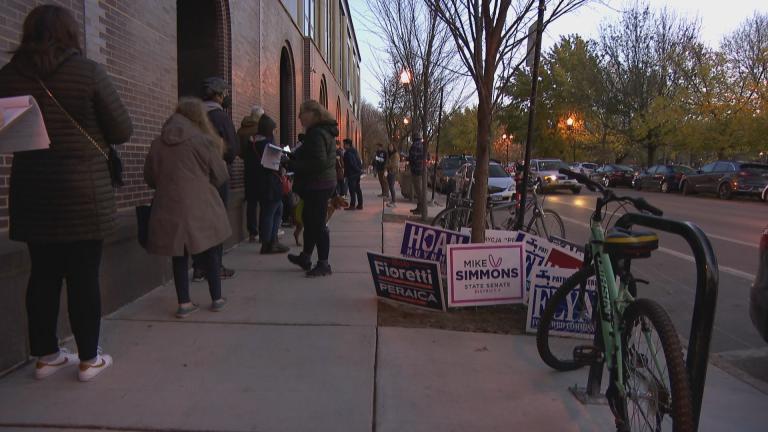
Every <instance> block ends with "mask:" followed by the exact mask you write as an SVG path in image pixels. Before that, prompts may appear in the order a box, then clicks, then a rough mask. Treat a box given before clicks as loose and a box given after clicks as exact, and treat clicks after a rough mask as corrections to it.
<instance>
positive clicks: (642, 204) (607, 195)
mask: <svg viewBox="0 0 768 432" xmlns="http://www.w3.org/2000/svg"><path fill="white" fill-rule="evenodd" d="M559 172H560V174H565V175H567V176H568V177H570V178H572V179H574V180H576V181H578V182H579V183H581V184H583V185H584V186H586V187H587V188H588V189H589V190H591V191H593V192H596V191H600V192H602V193H603V196H604V203H603V204H607V203H608V202H610V201H628V202H631V203H632V204H633V205H634V206H635V208H637V209H638V210H640V211H647V212H648V213H651V214H652V215H654V216H663V215H664V212H663V211H661V210H660V209H659V208H657V207H654V206H652V205H651V204H649V203H648V201H646V200H645V198H633V197H618V196H616V195H615V194H614V193H613V191H611V190H610V189H608V188H606V187H605V186H603V185H601V184H600V183H597V182H594V181H592V180H590V179H589V177H587V176H585V175H584V174H581V173H577V172H573V171H571V170H569V169H567V168H560V170H559Z"/></svg>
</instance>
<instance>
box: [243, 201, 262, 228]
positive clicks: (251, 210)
mask: <svg viewBox="0 0 768 432" xmlns="http://www.w3.org/2000/svg"><path fill="white" fill-rule="evenodd" d="M245 224H246V226H247V228H248V234H250V235H252V236H254V237H255V236H257V235H259V201H258V200H256V199H248V200H247V201H246V202H245Z"/></svg>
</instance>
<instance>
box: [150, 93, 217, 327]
mask: <svg viewBox="0 0 768 432" xmlns="http://www.w3.org/2000/svg"><path fill="white" fill-rule="evenodd" d="M222 151H223V144H222V141H221V139H220V138H219V137H218V135H216V134H215V132H214V131H213V127H212V126H211V124H210V121H209V120H208V116H207V115H206V113H205V107H204V106H203V103H202V101H201V100H199V99H194V98H185V99H182V100H181V101H179V105H178V107H177V108H176V113H175V114H173V115H172V116H171V117H170V118H169V119H168V120H167V121H166V123H165V125H164V126H163V130H162V132H161V134H160V136H159V137H158V138H157V139H155V140H154V141H153V142H152V147H151V148H150V150H149V154H148V155H147V160H146V162H145V164H144V179H145V180H146V182H147V184H148V185H149V186H150V187H151V188H153V189H155V198H154V201H153V202H152V214H151V216H150V219H149V238H148V242H147V251H148V252H149V253H151V254H153V255H161V256H171V257H173V260H172V261H173V280H174V283H175V285H176V295H177V297H178V301H179V308H178V310H177V311H176V317H177V318H185V317H187V316H189V314H191V313H193V312H196V311H197V310H198V309H199V308H198V306H197V305H196V304H194V303H192V300H191V299H190V296H189V267H188V266H189V262H188V261H189V259H188V258H189V256H190V255H192V256H197V258H198V259H199V260H200V261H199V262H201V263H205V265H204V266H205V272H206V277H207V280H208V288H209V291H210V294H211V300H212V306H211V310H212V311H214V312H218V311H220V310H222V308H223V307H224V305H225V304H226V299H224V298H223V297H222V296H221V278H220V275H219V264H218V258H217V253H216V246H217V245H219V244H222V243H223V242H224V241H225V240H226V239H227V238H229V236H230V235H231V234H232V230H231V227H230V225H229V219H228V217H227V211H226V209H225V208H224V203H223V202H222V200H221V197H219V193H218V191H217V188H218V187H219V186H221V185H222V184H224V183H225V182H226V181H227V180H228V179H229V174H228V173H227V165H226V163H225V162H224V160H223V159H222V157H221V155H222Z"/></svg>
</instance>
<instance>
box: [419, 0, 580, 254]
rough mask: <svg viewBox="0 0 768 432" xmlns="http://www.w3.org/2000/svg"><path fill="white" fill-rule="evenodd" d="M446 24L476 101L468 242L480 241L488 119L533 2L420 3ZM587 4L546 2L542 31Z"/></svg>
mask: <svg viewBox="0 0 768 432" xmlns="http://www.w3.org/2000/svg"><path fill="white" fill-rule="evenodd" d="M425 1H426V3H427V5H428V6H429V8H430V9H431V10H432V11H433V12H434V13H435V14H436V15H437V16H438V17H439V18H440V20H441V21H442V22H443V23H445V25H446V26H447V27H448V30H449V31H450V33H451V36H452V37H453V41H454V44H455V46H456V50H457V51H458V54H459V57H460V59H461V61H462V63H463V64H464V67H465V69H466V72H467V74H468V76H469V77H471V79H472V80H473V81H474V84H475V87H476V90H477V98H478V107H477V150H476V158H477V169H475V184H476V185H477V187H476V188H475V189H474V192H473V194H474V195H473V197H472V198H473V200H474V202H475V203H477V205H475V206H474V208H473V209H472V241H474V242H482V241H484V239H485V216H486V215H485V213H486V208H485V205H484V203H485V202H486V200H487V196H488V162H489V159H490V144H491V132H492V130H491V129H492V118H493V115H494V112H495V111H496V110H497V109H498V108H499V106H500V104H501V99H502V95H503V92H501V91H499V89H502V88H504V87H506V85H507V84H508V83H509V80H510V79H511V78H512V76H513V74H514V72H515V71H516V70H517V69H519V68H520V67H521V66H522V64H523V62H524V61H525V56H524V55H523V54H525V44H524V43H525V41H527V39H528V35H529V33H528V27H529V26H530V24H531V23H532V22H533V21H534V20H535V18H536V16H537V11H538V10H537V7H536V4H537V2H536V1H535V0H425ZM585 1H586V0H550V1H547V2H546V4H548V5H549V6H550V10H551V11H550V12H549V15H548V17H547V18H546V19H545V20H544V27H546V25H547V24H548V23H550V22H551V21H552V20H554V19H556V18H558V17H560V16H562V15H563V14H565V13H567V12H570V11H572V10H574V9H575V8H577V7H578V6H580V5H581V4H583V3H585Z"/></svg>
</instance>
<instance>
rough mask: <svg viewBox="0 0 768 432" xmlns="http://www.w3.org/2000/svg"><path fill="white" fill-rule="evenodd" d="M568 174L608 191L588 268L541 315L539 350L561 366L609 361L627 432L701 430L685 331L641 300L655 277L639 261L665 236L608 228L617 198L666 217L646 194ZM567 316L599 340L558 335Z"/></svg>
mask: <svg viewBox="0 0 768 432" xmlns="http://www.w3.org/2000/svg"><path fill="white" fill-rule="evenodd" d="M560 172H561V173H562V174H565V175H567V176H569V177H570V178H573V179H576V180H578V181H579V182H580V183H582V184H584V185H585V186H587V188H589V189H590V190H592V191H599V192H600V193H601V194H602V196H601V197H600V198H598V199H597V205H596V208H595V212H594V213H593V214H592V216H591V218H590V231H591V237H590V239H589V242H588V244H587V245H586V253H585V260H584V264H583V266H582V268H581V269H580V270H579V271H577V272H576V273H575V274H573V275H572V276H571V277H570V278H568V279H567V280H566V281H565V282H564V283H563V285H562V286H560V287H559V288H558V289H557V290H556V291H555V293H554V294H552V296H551V297H550V298H549V299H548V301H547V304H546V306H545V307H544V310H543V312H542V313H541V316H540V319H539V324H538V330H537V334H536V345H537V348H538V351H539V355H540V356H541V358H542V360H543V361H544V363H546V364H547V365H549V366H550V367H552V368H554V369H556V370H559V371H568V370H575V369H578V368H580V367H582V366H586V365H590V364H593V363H602V362H604V363H605V365H606V367H607V370H608V372H609V379H610V382H609V384H608V388H607V390H606V392H605V397H606V399H607V401H608V405H609V406H610V408H611V411H612V413H613V415H614V418H615V423H616V429H617V431H619V432H629V431H643V430H649V431H664V430H670V431H675V432H688V431H694V430H695V426H694V424H695V423H694V412H693V405H692V399H691V391H690V382H689V378H688V374H687V371H686V367H685V362H684V361H683V351H682V348H681V345H680V340H679V338H678V336H677V332H676V331H675V328H674V326H673V324H672V321H671V319H670V318H669V315H668V314H667V312H666V311H665V310H664V308H662V307H661V306H660V305H659V304H658V303H656V302H654V301H653V300H649V299H639V298H637V283H638V282H642V283H647V282H646V281H642V280H639V279H635V278H634V277H633V276H632V273H631V272H630V264H631V262H632V260H633V259H638V258H647V257H650V255H651V252H652V251H653V250H655V249H657V248H658V236H657V235H656V234H655V233H654V232H650V231H645V232H641V231H630V230H625V229H621V228H613V229H610V230H608V231H606V230H605V229H604V228H603V226H602V222H603V220H604V218H605V214H604V213H607V212H606V206H607V205H608V204H610V203H619V204H621V205H622V206H626V205H632V206H634V207H635V208H636V209H637V210H638V211H641V212H648V213H651V214H654V215H656V216H661V215H662V212H661V210H659V209H657V208H655V207H653V206H651V205H650V204H648V202H646V201H645V199H643V198H633V197H619V196H616V195H615V194H614V192H613V191H612V190H610V189H608V188H605V187H604V186H603V185H600V184H598V183H595V182H593V181H591V180H589V179H588V178H587V177H586V176H583V175H581V174H577V173H574V172H572V171H569V170H566V169H561V170H560ZM595 275H596V278H595V282H596V283H595V287H596V289H595V290H588V289H587V284H588V280H589V279H590V278H592V277H594V276H595ZM617 276H618V283H617ZM566 319H567V322H568V325H569V326H572V328H592V329H593V330H594V333H595V336H594V340H593V341H594V342H593V344H592V345H576V344H577V343H578V342H569V339H567V338H555V337H551V336H554V335H551V333H557V332H558V330H562V329H563V325H564V324H563V323H564V322H566ZM575 340H577V339H570V341H575Z"/></svg>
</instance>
